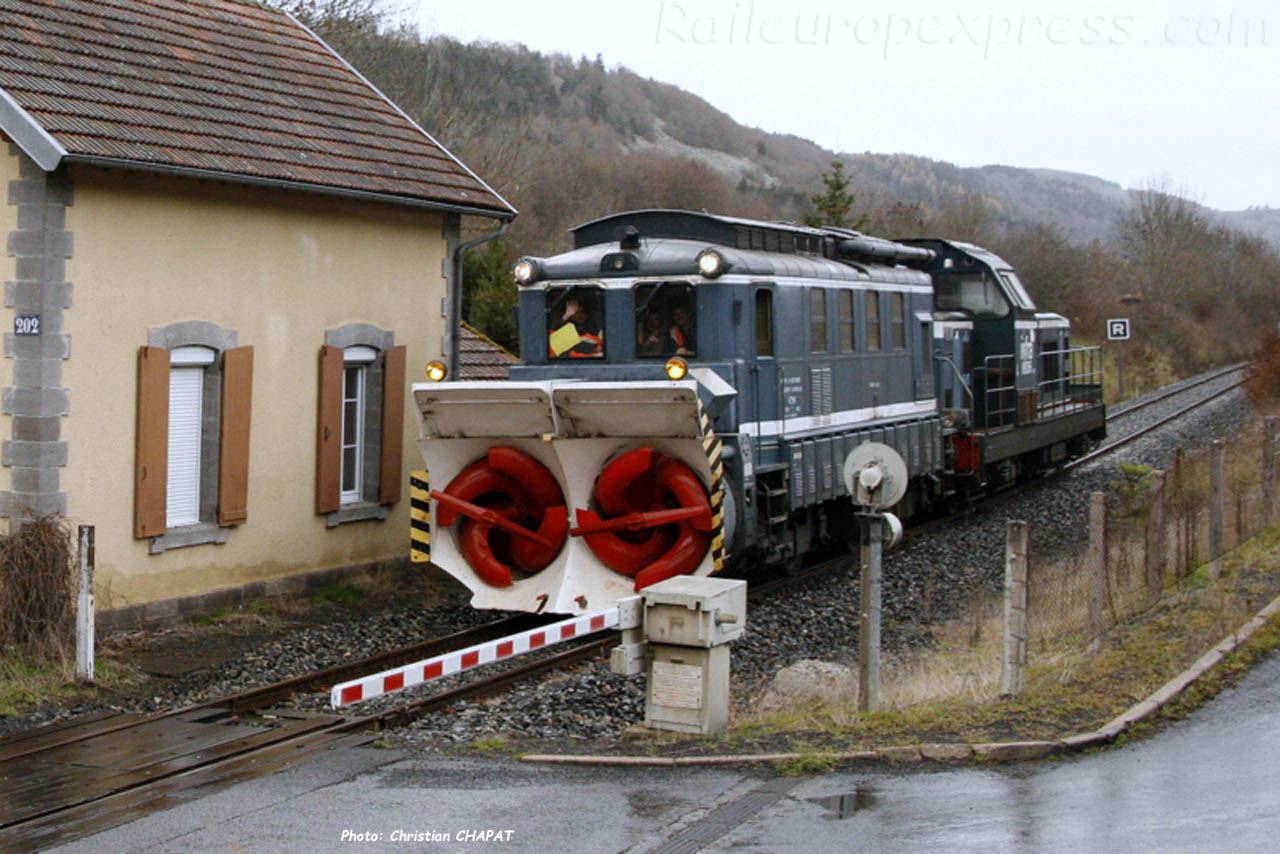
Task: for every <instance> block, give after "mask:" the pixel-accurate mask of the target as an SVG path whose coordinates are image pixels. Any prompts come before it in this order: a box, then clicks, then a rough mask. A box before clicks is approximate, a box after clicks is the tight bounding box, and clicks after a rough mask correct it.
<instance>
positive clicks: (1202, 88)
mask: <svg viewBox="0 0 1280 854" xmlns="http://www.w3.org/2000/svg"><path fill="white" fill-rule="evenodd" d="M409 2H410V5H411V6H412V5H414V4H416V7H417V13H418V16H419V17H418V20H419V23H420V26H421V30H422V33H423V34H424V35H431V34H436V33H439V34H445V35H450V36H453V37H455V38H458V39H461V40H463V41H473V40H476V39H483V40H487V41H495V42H512V43H514V42H519V43H523V44H524V45H526V46H528V47H529V48H530V49H532V50H536V51H540V52H542V53H552V52H560V53H567V54H569V55H571V56H574V57H577V56H582V55H586V56H588V57H591V58H594V57H595V55H596V54H597V53H599V54H601V55H602V56H603V57H604V61H605V64H606V65H608V66H609V67H614V66H617V65H623V66H626V67H627V68H629V69H631V70H632V71H635V72H636V73H638V74H641V75H643V76H645V77H652V78H654V79H657V80H662V81H665V82H669V83H674V84H676V85H677V86H680V87H681V88H683V89H686V90H688V91H690V92H693V93H695V94H697V95H699V96H701V97H703V98H705V99H706V100H707V101H709V102H710V103H711V104H713V105H714V106H716V107H717V108H719V109H721V110H724V111H725V112H727V113H728V114H729V115H730V116H732V117H733V118H734V119H735V120H737V121H738V122H741V123H743V124H746V125H750V126H754V127H758V128H762V129H764V130H767V131H773V132H778V133H792V134H796V135H798V136H802V137H805V138H807V139H811V140H813V141H814V142H816V143H818V144H820V145H822V146H824V147H827V148H831V149H834V150H837V151H842V152H862V151H873V152H905V153H910V154H920V155H924V156H926V157H931V158H935V159H939V160H946V161H949V162H952V163H956V164H958V165H961V166H981V165H984V164H988V163H1002V164H1008V165H1012V166H1025V167H1049V168H1054V169H1065V170H1070V171H1074V172H1084V173H1088V174H1091V175H1097V176H1099V177H1102V178H1106V179H1108V180H1111V181H1115V182H1117V183H1119V184H1122V185H1124V186H1126V187H1136V186H1143V185H1147V184H1150V183H1151V182H1153V181H1164V182H1167V183H1168V184H1169V185H1170V186H1172V187H1174V188H1176V189H1179V190H1181V191H1182V192H1183V193H1184V194H1186V195H1189V196H1190V197H1191V198H1194V199H1196V200H1198V201H1201V202H1203V203H1204V204H1207V205H1210V206H1212V207H1216V208H1221V209H1224V210H1236V209H1241V208H1245V207H1249V206H1251V205H1271V206H1273V207H1280V167H1278V166H1277V160H1278V159H1280V110H1278V109H1277V108H1278V107H1280V104H1278V103H1277V100H1278V99H1277V92H1278V90H1280V84H1278V82H1277V78H1278V76H1280V5H1277V4H1276V3H1275V2H1274V0H1273V2H1271V3H1263V2H1257V0H1246V2H1240V3H1234V4H1233V3H1232V0H1220V2H1218V3H1212V2H1207V0H1170V2H1163V3H1156V2H1134V3H1127V4H1117V3H1109V2H1094V3H1092V4H1089V3H1072V2H1061V3H1059V2H1050V3H1031V2H1023V3H1015V2H1007V1H1006V0H988V2H977V0H953V2H911V0H871V2H837V0H639V2H630V3H625V4H622V3H603V2H599V0H596V2H583V0H540V2H519V3H518V2H511V0H465V2H462V3H448V4H446V3H442V2H433V0H409Z"/></svg>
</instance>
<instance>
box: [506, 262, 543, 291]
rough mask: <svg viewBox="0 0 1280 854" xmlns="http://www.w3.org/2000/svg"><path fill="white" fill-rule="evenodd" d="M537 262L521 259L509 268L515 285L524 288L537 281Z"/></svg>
mask: <svg viewBox="0 0 1280 854" xmlns="http://www.w3.org/2000/svg"><path fill="white" fill-rule="evenodd" d="M538 272H539V270H538V262H537V261H535V260H533V259H532V258H521V259H520V260H519V261H517V262H516V264H515V266H514V267H512V268H511V275H512V276H514V277H515V280H516V284H517V285H520V286H521V287H524V286H526V285H532V284H533V283H534V282H535V281H537V279H538Z"/></svg>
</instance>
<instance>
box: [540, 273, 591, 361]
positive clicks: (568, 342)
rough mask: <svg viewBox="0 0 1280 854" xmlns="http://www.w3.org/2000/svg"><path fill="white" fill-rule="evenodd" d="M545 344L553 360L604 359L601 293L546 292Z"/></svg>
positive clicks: (578, 290) (588, 289) (576, 290)
mask: <svg viewBox="0 0 1280 854" xmlns="http://www.w3.org/2000/svg"><path fill="white" fill-rule="evenodd" d="M547 345H548V351H549V354H550V356H551V358H553V359H570V358H578V359H582V358H587V359H598V358H601V357H603V356H604V291H603V290H602V289H600V288H593V287H581V286H580V287H575V288H548V289H547Z"/></svg>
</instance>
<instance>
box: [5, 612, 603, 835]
mask: <svg viewBox="0 0 1280 854" xmlns="http://www.w3.org/2000/svg"><path fill="white" fill-rule="evenodd" d="M556 619H557V617H555V616H550V615H532V614H520V615H516V616H514V617H509V618H506V619H503V620H498V621H496V622H493V623H488V624H485V625H483V626H478V627H476V628H474V629H469V630H466V631H462V632H457V633H454V634H451V635H448V636H446V637H442V638H437V639H434V640H431V641H427V642H424V643H421V644H415V645H412V646H408V647H404V648H401V649H397V650H393V651H390V652H387V653H385V654H381V655H377V656H373V657H370V658H365V659H361V660H359V661H353V662H348V663H345V664H342V665H339V666H336V667H331V668H327V669H325V670H321V671H317V672H315V673H310V674H307V675H305V676H302V677H298V678H295V679H288V680H285V681H281V682H277V683H274V684H271V685H265V686H261V687H257V688H253V689H250V690H247V691H244V692H241V693H238V694H235V695H232V696H228V697H221V698H218V699H215V700H211V701H209V702H205V703H200V704H197V705H193V706H188V707H184V708H181V709H176V710H173V711H169V712H164V713H161V714H156V715H137V714H101V715H93V716H88V717H87V718H80V719H76V720H73V721H66V722H62V723H58V724H54V725H50V726H46V727H42V728H39V729H35V730H30V731H27V732H24V733H19V734H16V735H13V736H9V737H7V738H5V739H0V850H4V851H10V850H12V851H30V850H37V849H40V848H44V847H47V846H50V845H53V844H57V843H61V842H67V841H70V840H72V839H76V838H80V837H82V836H86V835H88V834H91V833H94V832H97V831H100V830H105V829H107V828H109V827H113V826H115V825H117V824H120V823H122V822H124V821H127V820H129V819H131V818H134V817H137V816H139V815H141V814H145V813H148V812H154V811H156V810H161V809H167V808H169V807H172V806H175V805H177V804H178V803H181V802H183V801H185V800H188V799H190V798H193V797H197V796H199V795H203V794H207V793H208V792H209V791H210V790H211V789H214V788H221V787H223V786H226V785H230V784H232V783H235V782H239V781H241V780H245V779H249V778H251V777H256V776H260V775H262V774H267V773H271V772H273V771H277V770H280V769H282V768H286V767H289V766H292V765H296V764H298V763H300V762H302V761H305V760H306V759H308V758H311V757H313V756H316V755H318V754H321V753H324V752H328V751H332V750H336V749H342V748H346V747H352V746H357V745H360V744H367V743H369V742H370V741H372V740H374V739H375V738H376V737H377V732H378V731H379V730H381V729H383V728H385V727H388V726H398V725H401V724H404V723H406V722H408V721H410V720H413V719H414V718H416V717H418V716H420V715H423V714H427V713H429V712H432V711H435V710H438V709H441V708H446V707H448V705H449V704H451V703H454V702H457V701H458V700H460V699H468V698H474V697H480V696H485V695H486V694H491V693H494V692H496V691H500V690H502V689H503V687H504V686H505V685H508V684H510V683H511V682H514V681H518V680H520V679H527V678H531V677H533V676H536V675H538V674H540V673H543V672H545V671H547V670H550V669H553V668H555V667H560V666H564V665H566V664H570V663H573V662H575V661H580V660H582V659H583V658H586V657H588V656H591V655H594V654H598V652H599V650H600V649H602V648H604V647H607V646H609V645H611V644H613V643H616V642H617V638H616V634H615V635H611V636H609V637H603V638H600V637H597V638H592V639H590V640H588V641H587V642H586V643H583V644H581V645H578V646H575V647H573V648H570V649H568V650H566V651H564V652H561V653H559V654H557V655H553V656H549V657H546V658H543V659H540V660H537V661H533V662H529V663H526V664H523V665H521V666H519V667H516V668H513V669H511V670H508V671H505V672H503V673H500V674H497V675H495V676H493V677H491V678H489V679H484V680H477V681H475V682H471V683H468V684H464V685H461V686H458V687H456V688H452V689H449V690H446V691H441V692H437V693H435V694H432V695H431V696H428V697H425V698H420V699H417V700H415V701H412V702H409V703H406V704H402V705H399V706H397V707H395V708H391V709H384V710H381V711H378V712H376V713H372V714H359V713H358V712H357V713H344V714H334V713H331V712H323V711H307V710H299V709H295V708H291V707H290V705H289V704H290V703H291V701H292V699H293V698H294V697H296V696H298V695H302V694H310V693H314V692H319V691H325V690H328V688H329V687H330V686H331V685H333V684H334V683H335V682H339V681H342V680H344V679H349V678H353V677H355V676H361V675H365V674H367V673H370V672H376V671H379V670H384V669H387V668H391V667H396V666H399V665H402V664H406V663H409V662H412V661H417V660H420V659H422V658H426V657H430V656H432V655H438V654H440V653H443V652H447V651H451V650H456V649H462V648H465V647H468V646H471V645H473V644H477V643H483V642H485V641H488V640H492V639H494V638H499V637H503V636H505V635H508V634H511V633H514V632H519V631H524V630H526V629H530V628H536V627H538V626H541V625H545V624H547V623H550V622H554V621H555V620H556Z"/></svg>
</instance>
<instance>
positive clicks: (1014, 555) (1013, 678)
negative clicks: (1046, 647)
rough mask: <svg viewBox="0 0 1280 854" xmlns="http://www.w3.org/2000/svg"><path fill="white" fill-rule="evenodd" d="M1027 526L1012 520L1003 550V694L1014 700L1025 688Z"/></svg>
mask: <svg viewBox="0 0 1280 854" xmlns="http://www.w3.org/2000/svg"><path fill="white" fill-rule="evenodd" d="M1026 670H1027V523H1026V522H1014V521H1012V520H1010V522H1009V526H1008V531H1007V533H1006V534H1005V547H1004V667H1003V671H1002V673H1001V677H1000V693H1001V694H1002V695H1004V696H1006V697H1014V696H1017V695H1018V694H1021V693H1022V689H1023V687H1024V686H1025V685H1026Z"/></svg>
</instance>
